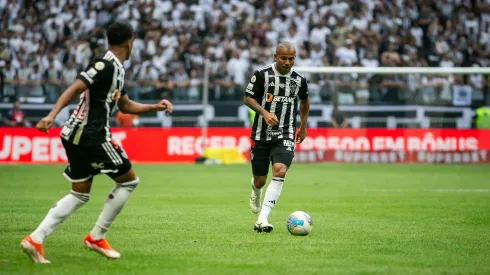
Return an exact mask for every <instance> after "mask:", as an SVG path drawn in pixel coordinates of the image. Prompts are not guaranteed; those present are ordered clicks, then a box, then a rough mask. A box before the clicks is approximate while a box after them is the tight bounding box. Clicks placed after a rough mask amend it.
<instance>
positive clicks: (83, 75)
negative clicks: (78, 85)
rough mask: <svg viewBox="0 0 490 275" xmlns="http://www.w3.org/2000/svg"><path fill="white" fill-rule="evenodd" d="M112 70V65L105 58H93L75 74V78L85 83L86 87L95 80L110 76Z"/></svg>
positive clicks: (98, 80)
mask: <svg viewBox="0 0 490 275" xmlns="http://www.w3.org/2000/svg"><path fill="white" fill-rule="evenodd" d="M113 70H114V65H112V64H111V63H110V62H107V61H106V60H103V59H100V58H95V59H93V60H92V61H90V64H88V66H87V68H85V70H83V71H82V72H80V73H79V74H78V75H77V78H78V79H80V80H81V81H83V82H84V83H85V85H86V86H87V88H90V87H92V86H93V85H95V84H96V83H97V82H100V81H103V80H104V79H107V77H111V78H112V73H113Z"/></svg>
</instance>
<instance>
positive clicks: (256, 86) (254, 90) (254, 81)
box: [245, 71, 264, 100]
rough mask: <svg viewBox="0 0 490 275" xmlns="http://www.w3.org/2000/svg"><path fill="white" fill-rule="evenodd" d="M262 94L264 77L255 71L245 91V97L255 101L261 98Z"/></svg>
mask: <svg viewBox="0 0 490 275" xmlns="http://www.w3.org/2000/svg"><path fill="white" fill-rule="evenodd" d="M263 94H264V77H263V76H262V74H261V73H260V72H259V71H255V72H254V75H253V76H252V78H251V79H250V82H249V83H248V85H247V88H246V89H245V96H248V97H251V98H253V99H255V100H257V99H259V98H262V96H263Z"/></svg>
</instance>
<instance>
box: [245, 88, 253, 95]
mask: <svg viewBox="0 0 490 275" xmlns="http://www.w3.org/2000/svg"><path fill="white" fill-rule="evenodd" d="M245 92H246V93H249V94H251V95H253V94H254V92H253V91H252V90H249V89H246V90H245Z"/></svg>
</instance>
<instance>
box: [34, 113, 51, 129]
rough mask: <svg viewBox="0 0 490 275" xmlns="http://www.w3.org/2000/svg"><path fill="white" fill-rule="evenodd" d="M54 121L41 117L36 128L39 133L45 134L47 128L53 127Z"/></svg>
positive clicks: (48, 117)
mask: <svg viewBox="0 0 490 275" xmlns="http://www.w3.org/2000/svg"><path fill="white" fill-rule="evenodd" d="M53 122H54V119H53V118H52V117H50V116H47V117H43V118H42V119H41V120H40V121H39V122H38V123H37V124H36V128H37V129H38V130H39V131H41V132H45V133H47V132H48V130H49V128H51V126H53Z"/></svg>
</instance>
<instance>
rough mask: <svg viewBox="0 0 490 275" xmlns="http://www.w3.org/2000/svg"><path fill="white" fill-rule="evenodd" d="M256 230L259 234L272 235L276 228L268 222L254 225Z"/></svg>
mask: <svg viewBox="0 0 490 275" xmlns="http://www.w3.org/2000/svg"><path fill="white" fill-rule="evenodd" d="M254 230H255V231H257V232H258V233H262V232H265V233H271V232H272V230H274V226H272V224H270V223H269V222H268V221H257V222H256V223H255V225H254Z"/></svg>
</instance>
